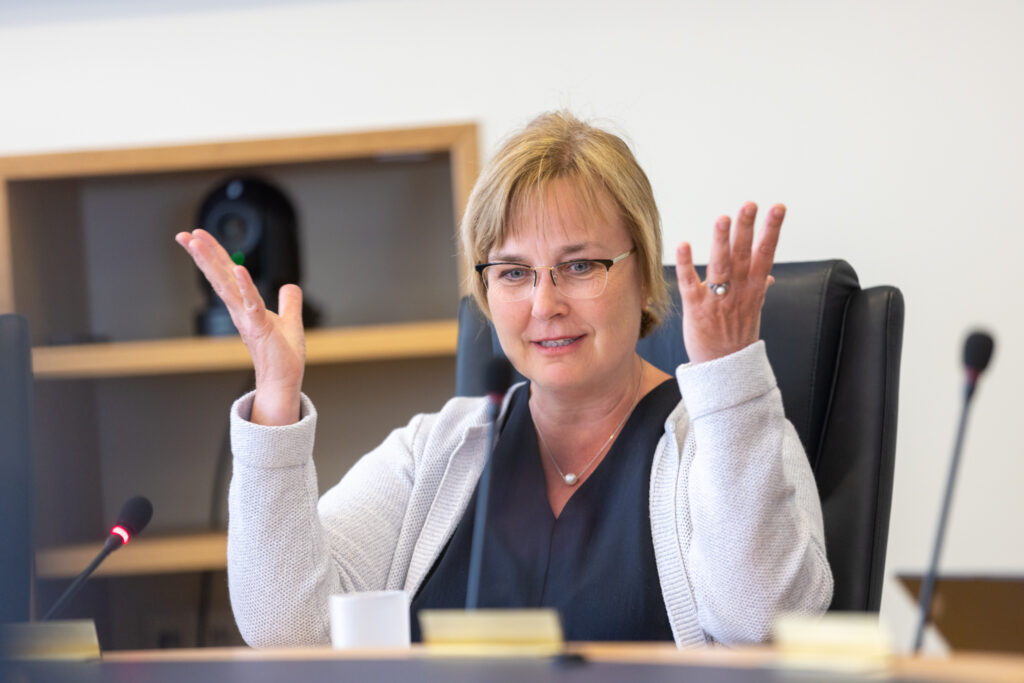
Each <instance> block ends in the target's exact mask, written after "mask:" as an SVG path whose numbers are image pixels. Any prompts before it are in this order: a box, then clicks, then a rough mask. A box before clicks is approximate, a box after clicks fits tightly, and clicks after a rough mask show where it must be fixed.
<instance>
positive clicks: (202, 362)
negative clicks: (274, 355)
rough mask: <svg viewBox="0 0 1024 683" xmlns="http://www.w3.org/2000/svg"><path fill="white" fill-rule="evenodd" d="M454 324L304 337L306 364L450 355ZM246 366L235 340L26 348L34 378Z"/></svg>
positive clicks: (381, 327) (331, 331) (328, 332)
mask: <svg viewBox="0 0 1024 683" xmlns="http://www.w3.org/2000/svg"><path fill="white" fill-rule="evenodd" d="M457 336H458V321H456V320H437V321H428V322H412V323H391V324H387V325H365V326H358V327H341V328H334V329H324V330H310V331H309V332H307V333H306V363H307V365H316V364H322V363H352V362H360V361H370V360H387V359H395V358H428V357H434V356H448V355H453V354H454V353H455V346H456V339H457ZM251 366H252V361H251V360H250V359H249V353H248V351H247V350H246V348H245V346H244V345H243V344H242V342H241V340H240V339H238V338H237V337H185V338H181V339H161V340H153V341H135V342H110V343H100V344H78V345H72V346H42V347H36V348H34V349H32V368H33V371H34V374H35V377H36V378H37V379H87V378H100V377H131V376H147V375H166V374H175V373H186V372H209V371H217V370H242V369H246V368H249V367H251Z"/></svg>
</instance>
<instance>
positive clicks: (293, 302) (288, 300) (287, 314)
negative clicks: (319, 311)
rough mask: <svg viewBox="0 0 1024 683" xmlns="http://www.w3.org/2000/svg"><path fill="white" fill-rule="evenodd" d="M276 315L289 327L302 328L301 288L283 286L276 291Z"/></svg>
mask: <svg viewBox="0 0 1024 683" xmlns="http://www.w3.org/2000/svg"><path fill="white" fill-rule="evenodd" d="M277 301H278V315H280V316H281V318H282V319H284V320H285V321H286V322H288V323H289V324H291V325H295V324H296V323H297V324H298V325H299V326H300V327H301V326H302V288H301V287H299V286H298V285H284V286H283V287H281V289H280V290H278V293H277Z"/></svg>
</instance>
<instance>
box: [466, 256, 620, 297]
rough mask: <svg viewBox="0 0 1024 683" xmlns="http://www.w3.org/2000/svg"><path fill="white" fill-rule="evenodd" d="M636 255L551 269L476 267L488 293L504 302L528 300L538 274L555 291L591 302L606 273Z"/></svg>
mask: <svg viewBox="0 0 1024 683" xmlns="http://www.w3.org/2000/svg"><path fill="white" fill-rule="evenodd" d="M634 251H636V249H635V248H633V249H630V250H629V251H627V252H625V253H622V254H619V255H618V256H616V257H615V258H612V259H607V258H595V259H575V260H572V261H565V262H563V263H557V264H555V265H553V266H528V265H526V264H523V263H506V262H500V261H499V262H496V263H478V264H476V272H478V273H480V278H481V279H482V280H483V282H484V287H485V288H486V289H487V292H488V293H490V294H494V295H495V296H498V297H500V298H501V299H502V300H504V301H508V302H512V301H522V300H523V299H528V298H529V297H530V295H531V294H532V293H533V290H534V288H535V287H536V286H537V271H539V270H547V271H549V272H550V273H551V283H552V284H553V285H554V286H555V287H558V291H560V292H561V293H562V294H564V295H565V296H567V297H571V298H573V299H593V298H596V297H599V296H601V294H602V293H604V289H605V287H607V286H608V271H609V270H610V269H611V267H612V266H614V265H615V264H616V263H618V262H619V261H621V260H622V259H624V258H626V257H627V256H629V255H630V254H632V253H633V252H634Z"/></svg>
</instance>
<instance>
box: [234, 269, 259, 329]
mask: <svg viewBox="0 0 1024 683" xmlns="http://www.w3.org/2000/svg"><path fill="white" fill-rule="evenodd" d="M232 275H234V278H235V282H236V283H237V285H238V294H239V296H240V297H241V299H242V305H243V306H244V308H245V314H246V315H247V316H248V317H249V318H250V320H252V321H253V322H257V323H258V322H262V321H263V314H264V313H265V312H266V310H267V307H266V305H265V304H264V303H263V297H261V296H260V292H259V290H258V289H256V285H255V284H254V283H253V281H252V276H251V275H250V274H249V271H248V270H246V268H245V266H235V267H234V268H233V269H232Z"/></svg>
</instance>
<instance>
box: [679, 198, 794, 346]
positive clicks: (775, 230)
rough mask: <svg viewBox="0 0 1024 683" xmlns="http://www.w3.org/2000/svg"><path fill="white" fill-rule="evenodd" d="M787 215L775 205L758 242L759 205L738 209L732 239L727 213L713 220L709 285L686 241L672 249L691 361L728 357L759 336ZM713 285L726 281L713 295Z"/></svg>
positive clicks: (684, 331) (708, 274)
mask: <svg viewBox="0 0 1024 683" xmlns="http://www.w3.org/2000/svg"><path fill="white" fill-rule="evenodd" d="M785 215H786V207H785V206H783V205H782V204H776V205H775V206H773V207H772V208H771V209H770V210H769V211H768V217H767V218H766V219H765V222H764V227H763V228H762V229H761V232H760V233H759V234H758V235H757V241H756V242H755V241H754V219H755V218H756V217H757V204H755V203H754V202H747V203H746V204H744V205H743V207H742V208H741V209H740V212H739V215H738V216H737V217H736V229H735V231H734V232H733V235H732V240H731V241H730V239H729V227H730V221H729V217H728V216H721V217H720V218H719V219H718V220H717V221H716V222H715V232H714V239H713V242H712V245H711V258H710V259H709V260H708V267H707V283H708V284H705V283H704V282H701V281H700V278H699V277H698V276H697V271H696V270H695V269H694V267H693V253H692V250H691V248H690V244H689V243H688V242H683V243H682V244H680V245H679V247H678V248H677V249H676V277H677V279H678V281H679V294H680V296H681V297H682V304H683V343H684V344H685V345H686V353H687V355H688V356H689V357H690V362H692V363H703V362H705V361H709V360H714V359H715V358H721V357H722V356H727V355H729V354H730V353H735V352H736V351H739V350H740V349H743V348H746V347H747V346H749V345H751V344H753V343H754V342H756V341H757V340H758V339H759V338H760V335H761V307H762V306H763V305H764V295H765V292H766V291H768V287H769V286H771V284H772V282H774V281H775V280H774V278H773V277H772V276H771V275H770V272H771V269H772V263H773V262H774V260H775V245H777V244H778V242H779V231H780V230H781V229H782V219H783V218H784V217H785ZM712 284H713V285H722V284H724V285H725V289H726V291H725V292H724V293H721V294H716V293H715V292H714V291H712V289H711V287H710V286H709V285H712Z"/></svg>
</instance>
